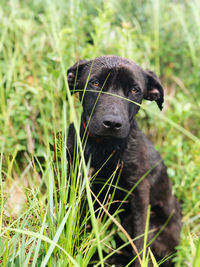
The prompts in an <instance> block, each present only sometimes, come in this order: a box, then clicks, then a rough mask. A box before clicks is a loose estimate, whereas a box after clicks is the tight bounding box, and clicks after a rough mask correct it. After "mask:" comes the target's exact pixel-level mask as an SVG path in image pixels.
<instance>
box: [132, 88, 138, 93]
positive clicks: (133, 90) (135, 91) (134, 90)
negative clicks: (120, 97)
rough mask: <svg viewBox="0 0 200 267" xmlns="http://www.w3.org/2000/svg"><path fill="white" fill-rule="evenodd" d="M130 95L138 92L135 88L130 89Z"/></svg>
mask: <svg viewBox="0 0 200 267" xmlns="http://www.w3.org/2000/svg"><path fill="white" fill-rule="evenodd" d="M130 92H131V94H136V93H137V92H138V90H137V88H134V87H133V88H131V90H130Z"/></svg>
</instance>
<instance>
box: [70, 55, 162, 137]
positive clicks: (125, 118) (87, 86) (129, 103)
mask: <svg viewBox="0 0 200 267" xmlns="http://www.w3.org/2000/svg"><path fill="white" fill-rule="evenodd" d="M68 83H69V88H70V90H72V91H76V90H78V91H79V96H80V100H81V101H82V103H83V119H84V123H85V124H88V130H89V132H90V133H91V134H92V135H93V136H101V137H116V138H126V137H127V135H128V134H129V130H130V125H131V121H132V119H133V118H134V117H135V115H136V113H137V112H138V110H139V108H140V104H141V102H142V99H143V98H144V99H148V100H151V101H152V100H155V101H156V102H157V104H158V106H159V108H160V109H162V103H163V88H162V86H161V84H160V81H159V79H158V77H157V76H156V75H155V74H154V73H153V72H151V71H145V70H143V69H142V68H140V67H139V66H137V65H136V64H135V63H133V62H132V61H130V60H128V59H125V58H121V57H117V56H103V57H99V58H96V59H94V60H89V61H86V60H81V61H79V62H77V63H76V64H75V65H73V66H72V67H71V68H70V69H69V70H68Z"/></svg>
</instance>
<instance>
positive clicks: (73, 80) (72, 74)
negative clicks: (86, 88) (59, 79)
mask: <svg viewBox="0 0 200 267" xmlns="http://www.w3.org/2000/svg"><path fill="white" fill-rule="evenodd" d="M88 63H89V60H79V61H78V62H76V63H75V64H74V65H73V66H71V67H70V68H69V69H68V71H67V81H68V85H69V89H70V90H71V91H72V92H73V91H74V90H75V89H80V88H78V86H79V79H80V76H81V73H82V71H83V69H84V67H85V66H86V65H87V64H88Z"/></svg>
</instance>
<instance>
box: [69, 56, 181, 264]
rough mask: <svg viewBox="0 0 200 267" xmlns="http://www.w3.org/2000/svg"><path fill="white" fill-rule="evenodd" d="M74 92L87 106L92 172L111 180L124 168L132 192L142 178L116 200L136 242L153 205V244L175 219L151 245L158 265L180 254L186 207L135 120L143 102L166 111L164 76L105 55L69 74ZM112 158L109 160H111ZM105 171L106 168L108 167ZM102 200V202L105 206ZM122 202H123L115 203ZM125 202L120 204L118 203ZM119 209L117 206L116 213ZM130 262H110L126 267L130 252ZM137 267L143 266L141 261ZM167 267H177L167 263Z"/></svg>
mask: <svg viewBox="0 0 200 267" xmlns="http://www.w3.org/2000/svg"><path fill="white" fill-rule="evenodd" d="M68 83H69V88H70V90H72V92H73V91H75V90H80V92H79V96H80V100H81V101H82V105H83V113H82V123H81V129H80V134H81V137H83V135H84V132H85V131H86V132H87V144H86V147H85V150H84V151H85V159H86V161H88V159H89V158H90V156H91V167H92V168H93V169H94V170H95V171H98V170H99V169H101V171H100V172H99V173H98V176H97V178H98V177H100V178H102V177H103V178H104V179H105V180H106V179H108V177H110V176H111V174H112V173H113V172H114V171H115V169H116V167H117V166H118V165H119V162H120V163H121V165H122V168H121V175H120V178H119V184H118V187H119V188H123V189H125V190H126V192H127V191H130V190H131V189H132V188H133V186H134V185H135V184H136V183H137V182H138V181H139V180H140V178H142V177H143V179H141V182H140V183H139V184H138V185H137V186H136V188H135V189H134V191H133V192H131V193H130V194H129V196H128V201H124V203H123V204H122V201H123V200H124V198H125V196H126V194H127V193H125V192H124V191H125V190H124V191H123V190H116V192H115V198H114V199H115V200H120V201H121V202H120V205H122V208H123V209H124V212H121V213H120V215H119V216H120V220H121V224H122V226H123V227H124V228H125V229H126V231H127V232H128V234H129V235H130V236H131V238H134V237H138V236H140V235H142V234H144V229H145V223H146V215H147V209H148V206H149V205H151V216H150V229H156V231H154V232H153V234H151V235H149V239H151V238H152V237H153V236H155V234H156V233H157V231H159V230H160V229H161V227H162V226H163V225H164V223H165V222H166V221H167V220H168V219H169V218H170V216H171V218H170V220H169V222H168V224H167V225H166V227H165V228H164V230H163V231H162V232H161V233H160V234H159V236H158V237H157V238H156V239H155V241H154V242H153V243H152V244H151V246H150V247H151V250H152V252H153V254H154V256H155V257H156V259H157V260H160V259H162V258H163V257H165V256H168V255H169V254H172V253H174V252H175V246H177V245H178V242H179V235H180V229H181V215H180V207H179V204H178V202H177V200H176V198H175V197H174V196H173V195H172V189H171V182H170V180H169V178H168V176H167V172H166V167H165V165H164V163H163V162H162V160H161V157H160V155H159V153H158V152H157V151H155V149H154V148H153V145H152V143H151V142H150V141H149V140H148V139H147V137H146V136H145V135H144V134H143V133H142V132H141V131H140V130H139V128H138V126H137V122H136V119H135V115H136V113H137V112H138V110H139V108H140V104H141V102H142V100H143V99H147V100H151V101H152V100H155V101H156V103H157V104H158V107H159V108H160V109H162V104H163V101H164V98H163V88H162V85H161V83H160V81H159V79H158V77H157V76H156V75H155V74H154V73H153V72H151V71H148V70H143V69H142V68H140V67H139V66H138V65H136V64H135V63H133V62H132V61H130V60H128V59H124V58H121V57H117V56H103V57H99V58H96V59H94V60H89V61H86V60H81V61H79V62H77V63H76V64H75V65H74V66H72V67H71V68H70V69H69V70H68ZM74 136H75V130H74V127H73V125H71V126H70V130H69V136H68V151H69V153H70V157H71V158H73V153H74ZM108 158H109V159H108ZM102 166H103V167H102ZM101 187H102V185H100V184H98V183H94V185H93V187H92V190H93V191H94V192H95V194H96V195H97V194H98V192H99V191H100V190H101ZM103 194H104V195H105V194H106V193H105V192H104V191H103V193H102V194H101V195H102V198H101V195H100V197H99V199H100V200H101V201H102V199H103ZM115 202H117V201H115ZM118 203H119V201H118ZM116 209H117V207H116V204H113V205H111V208H110V210H109V211H110V212H111V213H113V212H115V210H116ZM143 242H144V240H143V238H139V239H137V240H136V241H135V245H136V247H137V249H138V251H141V250H142V248H143V245H144V243H143ZM124 255H126V256H124V257H122V256H121V255H120V256H117V255H116V256H115V257H112V258H111V259H110V261H108V262H109V263H110V264H115V266H125V265H126V264H127V263H128V262H129V261H130V260H131V259H132V258H133V257H134V256H135V253H134V252H133V251H132V249H131V250H130V248H127V251H125V252H124ZM133 264H134V266H140V265H139V261H135V262H134V263H133ZM162 266H173V263H172V261H171V260H167V261H166V262H165V263H163V264H162Z"/></svg>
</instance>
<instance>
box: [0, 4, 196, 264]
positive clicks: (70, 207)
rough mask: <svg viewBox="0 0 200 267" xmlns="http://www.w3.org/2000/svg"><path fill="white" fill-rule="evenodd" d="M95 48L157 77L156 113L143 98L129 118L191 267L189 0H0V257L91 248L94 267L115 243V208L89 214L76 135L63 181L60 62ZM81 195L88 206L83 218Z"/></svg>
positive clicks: (80, 255) (65, 260)
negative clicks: (160, 175) (175, 206)
mask: <svg viewBox="0 0 200 267" xmlns="http://www.w3.org/2000/svg"><path fill="white" fill-rule="evenodd" d="M103 54H115V55H120V56H123V57H127V58H130V59H132V60H134V61H135V62H137V63H138V64H139V65H142V66H143V67H144V68H149V69H151V70H153V71H155V72H156V73H157V74H158V75H160V77H161V80H162V83H163V85H164V87H165V89H166V90H165V95H166V97H165V108H164V111H163V112H162V113H160V112H159V111H158V108H157V107H156V105H154V103H148V102H145V103H144V107H145V108H144V109H141V110H140V113H139V114H138V120H139V121H140V125H141V127H142V129H143V131H144V132H145V133H146V134H147V135H148V136H149V137H150V138H151V139H152V140H153V142H154V143H155V144H156V148H157V149H158V150H159V151H160V152H161V154H162V156H163V158H164V160H165V163H166V165H167V167H168V173H169V175H170V177H171V179H172V182H173V188H174V192H175V193H176V195H177V197H178V199H179V201H180V202H181V203H182V214H183V218H182V222H183V227H182V234H181V241H180V245H179V246H178V253H177V255H176V257H175V261H176V266H179V267H183V266H192V264H193V266H194V267H197V266H199V258H200V239H199V233H200V223H199V222H200V112H199V110H200V78H199V69H200V60H199V58H200V2H199V1H198V0H191V1H187V0H180V1H170V0H166V1H159V0H152V1H151V0H149V1H144V0H137V1H132V0H119V1H116V0H107V1H102V0H96V1H92V0H87V1H86V0H68V1H65V0H52V1H51V0H43V1H40V0H35V1H31V0H26V1H25V0H24V1H23V0H22V1H20V0H1V2H0V190H1V191H0V265H1V266H20V267H21V266H27V265H30V266H40V265H41V266H46V265H48V266H87V264H88V262H89V261H90V258H91V257H92V255H93V254H94V253H95V251H96V250H98V251H99V255H101V262H100V263H99V265H98V266H100V265H101V266H103V258H102V257H103V256H102V252H103V251H106V252H109V253H111V251H112V250H110V249H109V248H111V247H112V248H113V249H115V242H114V240H113V238H112V237H113V234H114V233H115V232H116V231H117V232H119V229H120V228H119V227H118V226H117V225H118V224H117V221H116V220H117V216H116V217H110V216H109V215H108V214H107V213H106V211H104V212H103V214H102V212H101V213H100V212H99V215H98V218H97V219H96V218H95V216H94V211H93V205H92V197H91V192H90V188H89V181H88V178H87V177H88V172H89V166H86V164H85V162H84V160H83V159H81V155H82V147H81V142H80V140H79V139H77V146H78V150H79V154H80V158H77V161H76V162H74V168H73V171H72V172H71V179H70V178H69V177H68V175H67V173H68V171H69V170H68V168H69V166H68V163H67V161H66V153H65V152H66V149H65V148H66V136H67V131H68V126H69V124H70V122H72V121H73V122H74V123H75V126H76V129H77V131H78V128H79V117H80V116H79V115H80V112H81V111H80V110H81V107H80V104H79V102H78V101H77V98H76V96H73V97H71V96H70V94H69V90H68V86H67V81H66V71H67V68H68V67H69V66H71V65H72V64H73V63H74V62H75V61H76V60H77V59H83V58H94V57H96V56H99V55H103ZM66 98H67V100H66ZM57 132H61V136H62V138H56V137H55V136H56V134H57ZM50 143H51V144H53V143H55V144H56V145H55V150H54V151H52V150H51V149H50V147H49V144H50ZM113 175H114V174H113ZM112 179H113V177H110V181H111V183H112ZM86 195H87V199H86V198H84V196H86ZM84 201H87V202H88V204H89V210H88V213H87V214H86V216H85V217H84V221H80V216H81V212H82V205H83V202H84ZM90 216H91V221H92V225H93V227H92V229H91V231H87V228H86V227H88V226H87V225H88V220H89V219H90ZM106 216H107V218H106V220H105V217H106ZM112 222H114V223H112ZM110 225H112V227H111V230H109V231H108V227H109V226H110ZM147 228H148V223H147ZM147 231H148V229H146V231H145V237H146V235H147ZM119 234H120V235H121V236H122V238H124V240H125V243H127V242H128V239H127V238H126V236H125V235H124V236H123V231H122V232H120V233H119ZM144 250H145V251H146V253H144V254H143V259H142V261H143V267H144V266H147V259H148V258H151V259H152V261H153V262H154V266H157V263H156V262H155V259H154V257H153V255H152V253H151V252H149V251H148V249H147V248H146V244H145V246H144ZM144 255H146V256H144Z"/></svg>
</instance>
